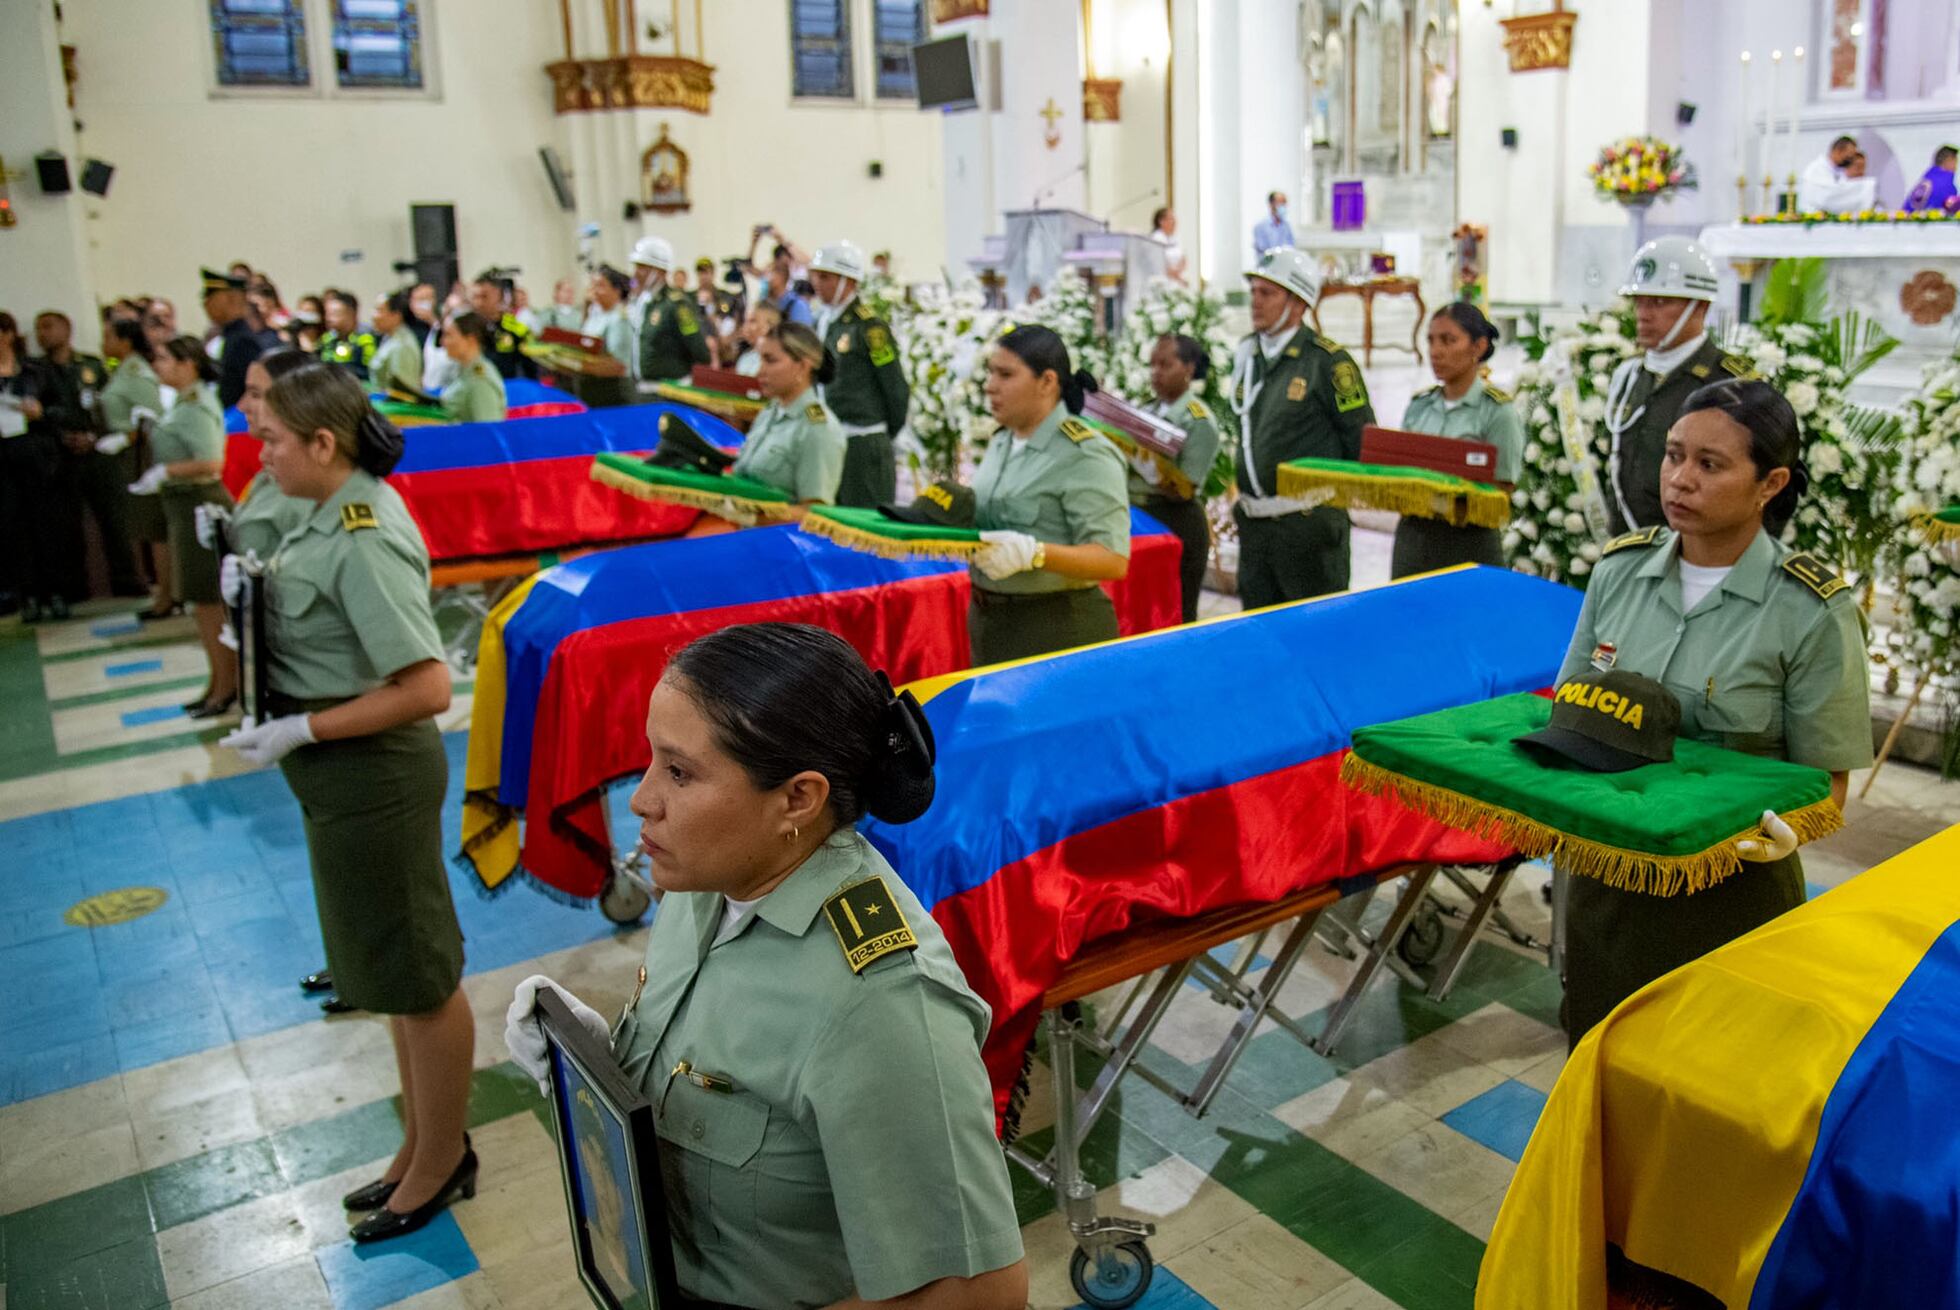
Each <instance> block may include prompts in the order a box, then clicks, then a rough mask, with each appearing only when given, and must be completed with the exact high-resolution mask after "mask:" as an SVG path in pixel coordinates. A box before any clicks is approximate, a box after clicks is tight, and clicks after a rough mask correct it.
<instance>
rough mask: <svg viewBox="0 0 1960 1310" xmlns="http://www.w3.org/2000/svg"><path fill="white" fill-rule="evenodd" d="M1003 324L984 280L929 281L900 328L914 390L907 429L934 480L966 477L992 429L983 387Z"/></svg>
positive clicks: (919, 461) (916, 456)
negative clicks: (989, 353)
mask: <svg viewBox="0 0 1960 1310" xmlns="http://www.w3.org/2000/svg"><path fill="white" fill-rule="evenodd" d="M1000 322H1001V315H1000V313H999V311H997V310H992V309H988V308H987V307H986V298H985V296H984V295H983V294H982V293H981V290H980V287H979V285H978V284H977V283H972V282H968V283H966V284H964V285H962V286H960V287H958V288H956V289H954V290H951V291H948V290H946V289H945V288H943V287H938V286H932V285H926V286H922V287H921V288H920V290H919V292H918V295H917V297H916V303H913V304H910V305H906V306H904V307H903V308H902V309H901V310H900V311H899V318H898V320H897V321H895V322H894V323H893V325H892V326H893V331H894V332H895V333H896V334H897V337H898V343H899V357H900V359H901V360H902V361H903V364H904V368H905V380H906V382H907V383H908V384H909V385H910V386H911V388H912V408H911V413H910V415H909V416H908V419H907V422H906V427H908V428H909V429H911V433H912V438H913V441H914V443H915V444H916V449H913V450H909V451H908V452H907V454H908V457H909V458H910V459H911V460H912V461H913V462H914V466H915V468H917V469H919V470H922V471H923V472H924V474H925V477H926V478H927V479H933V478H959V477H963V476H964V474H965V470H964V467H963V465H964V463H965V461H966V459H967V456H968V454H969V453H970V451H971V450H972V449H973V447H974V446H975V445H976V444H985V441H986V437H987V434H988V433H989V432H991V431H992V420H991V418H990V417H989V415H988V413H987V400H986V396H985V395H984V394H983V393H982V392H981V389H980V386H981V381H982V379H983V376H984V368H985V359H986V350H985V349H984V347H985V345H986V342H987V341H988V340H989V339H991V338H992V337H993V336H994V334H995V333H996V332H997V331H998V330H999V326H1000Z"/></svg>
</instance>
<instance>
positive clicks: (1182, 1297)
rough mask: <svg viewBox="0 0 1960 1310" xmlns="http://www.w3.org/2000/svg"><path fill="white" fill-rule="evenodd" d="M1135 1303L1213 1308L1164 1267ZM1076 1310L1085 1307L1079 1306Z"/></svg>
mask: <svg viewBox="0 0 1960 1310" xmlns="http://www.w3.org/2000/svg"><path fill="white" fill-rule="evenodd" d="M1135 1304H1136V1308H1137V1310H1212V1305H1211V1302H1209V1301H1207V1300H1205V1299H1204V1298H1203V1297H1202V1296H1199V1295H1198V1294H1197V1293H1196V1292H1195V1291H1193V1290H1192V1289H1191V1285H1190V1284H1189V1283H1187V1282H1185V1281H1184V1280H1183V1279H1182V1278H1179V1277H1178V1276H1177V1275H1176V1274H1174V1273H1172V1272H1171V1271H1170V1270H1168V1269H1163V1268H1159V1269H1158V1270H1157V1271H1156V1272H1155V1273H1154V1274H1152V1275H1151V1278H1150V1290H1149V1291H1147V1292H1145V1293H1144V1294H1143V1297H1142V1299H1141V1300H1139V1301H1137V1302H1136V1303H1135ZM1076 1310H1084V1307H1082V1306H1077V1307H1076Z"/></svg>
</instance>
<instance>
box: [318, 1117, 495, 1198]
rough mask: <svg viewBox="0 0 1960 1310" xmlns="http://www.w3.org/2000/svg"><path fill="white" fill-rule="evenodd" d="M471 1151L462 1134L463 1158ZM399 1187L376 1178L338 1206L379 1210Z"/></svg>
mask: <svg viewBox="0 0 1960 1310" xmlns="http://www.w3.org/2000/svg"><path fill="white" fill-rule="evenodd" d="M471 1150H472V1147H471V1145H470V1135H469V1134H468V1133H464V1134H463V1154H464V1156H465V1157H468V1156H469V1154H470V1152H471ZM400 1186H401V1183H400V1181H399V1180H398V1181H396V1182H392V1183H391V1182H387V1181H386V1180H384V1179H380V1178H377V1179H375V1180H374V1181H373V1182H371V1183H369V1184H368V1185H367V1186H366V1187H356V1188H355V1189H354V1190H353V1191H351V1192H349V1193H348V1194H347V1195H345V1196H343V1197H341V1198H340V1204H341V1205H342V1206H344V1207H345V1208H346V1209H349V1210H379V1209H380V1208H381V1207H382V1206H384V1205H386V1204H388V1198H389V1197H391V1196H393V1195H394V1194H395V1189H396V1188H397V1187H400Z"/></svg>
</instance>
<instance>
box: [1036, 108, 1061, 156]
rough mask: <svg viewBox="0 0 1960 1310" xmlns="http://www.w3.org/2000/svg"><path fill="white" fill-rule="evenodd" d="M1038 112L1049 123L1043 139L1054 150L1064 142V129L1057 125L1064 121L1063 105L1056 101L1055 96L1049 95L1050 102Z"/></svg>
mask: <svg viewBox="0 0 1960 1310" xmlns="http://www.w3.org/2000/svg"><path fill="white" fill-rule="evenodd" d="M1037 112H1038V113H1039V114H1040V115H1041V117H1042V118H1043V119H1045V120H1046V121H1047V123H1048V127H1047V130H1046V131H1044V132H1043V133H1042V136H1041V139H1042V141H1043V142H1044V143H1045V144H1046V145H1047V146H1048V148H1049V149H1050V150H1053V149H1054V148H1055V147H1057V146H1059V145H1061V144H1062V129H1061V128H1060V127H1059V126H1057V124H1059V123H1060V122H1061V121H1062V107H1061V106H1060V105H1058V104H1056V103H1055V97H1053V96H1049V97H1048V103H1047V104H1045V105H1043V106H1042V107H1041V108H1040V110H1039V111H1037Z"/></svg>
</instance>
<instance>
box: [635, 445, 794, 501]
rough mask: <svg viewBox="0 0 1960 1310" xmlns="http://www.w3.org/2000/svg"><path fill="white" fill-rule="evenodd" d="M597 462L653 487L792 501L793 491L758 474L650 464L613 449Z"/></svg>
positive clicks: (737, 498)
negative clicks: (739, 474) (746, 475)
mask: <svg viewBox="0 0 1960 1310" xmlns="http://www.w3.org/2000/svg"><path fill="white" fill-rule="evenodd" d="M596 463H597V464H598V465H599V466H600V467H602V468H604V469H606V470H608V471H609V472H611V473H613V474H615V475H624V476H626V477H629V478H633V479H635V480H637V481H640V482H643V483H646V484H647V485H648V486H652V487H672V488H675V489H677V490H681V491H694V492H707V493H711V494H714V495H721V496H728V497H731V498H733V499H736V500H766V501H770V502H774V503H778V504H788V503H789V493H787V492H785V491H782V490H779V489H778V488H776V487H772V486H770V485H769V484H768V483H766V482H757V481H756V480H755V479H754V478H743V477H737V476H736V475H735V474H733V473H721V474H714V473H696V472H695V471H694V470H693V469H670V468H661V467H659V466H657V465H653V464H649V463H647V462H646V461H645V460H643V459H641V458H640V457H638V456H637V455H620V454H615V453H613V452H611V451H605V452H602V453H601V454H600V455H598V456H597V458H596Z"/></svg>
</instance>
